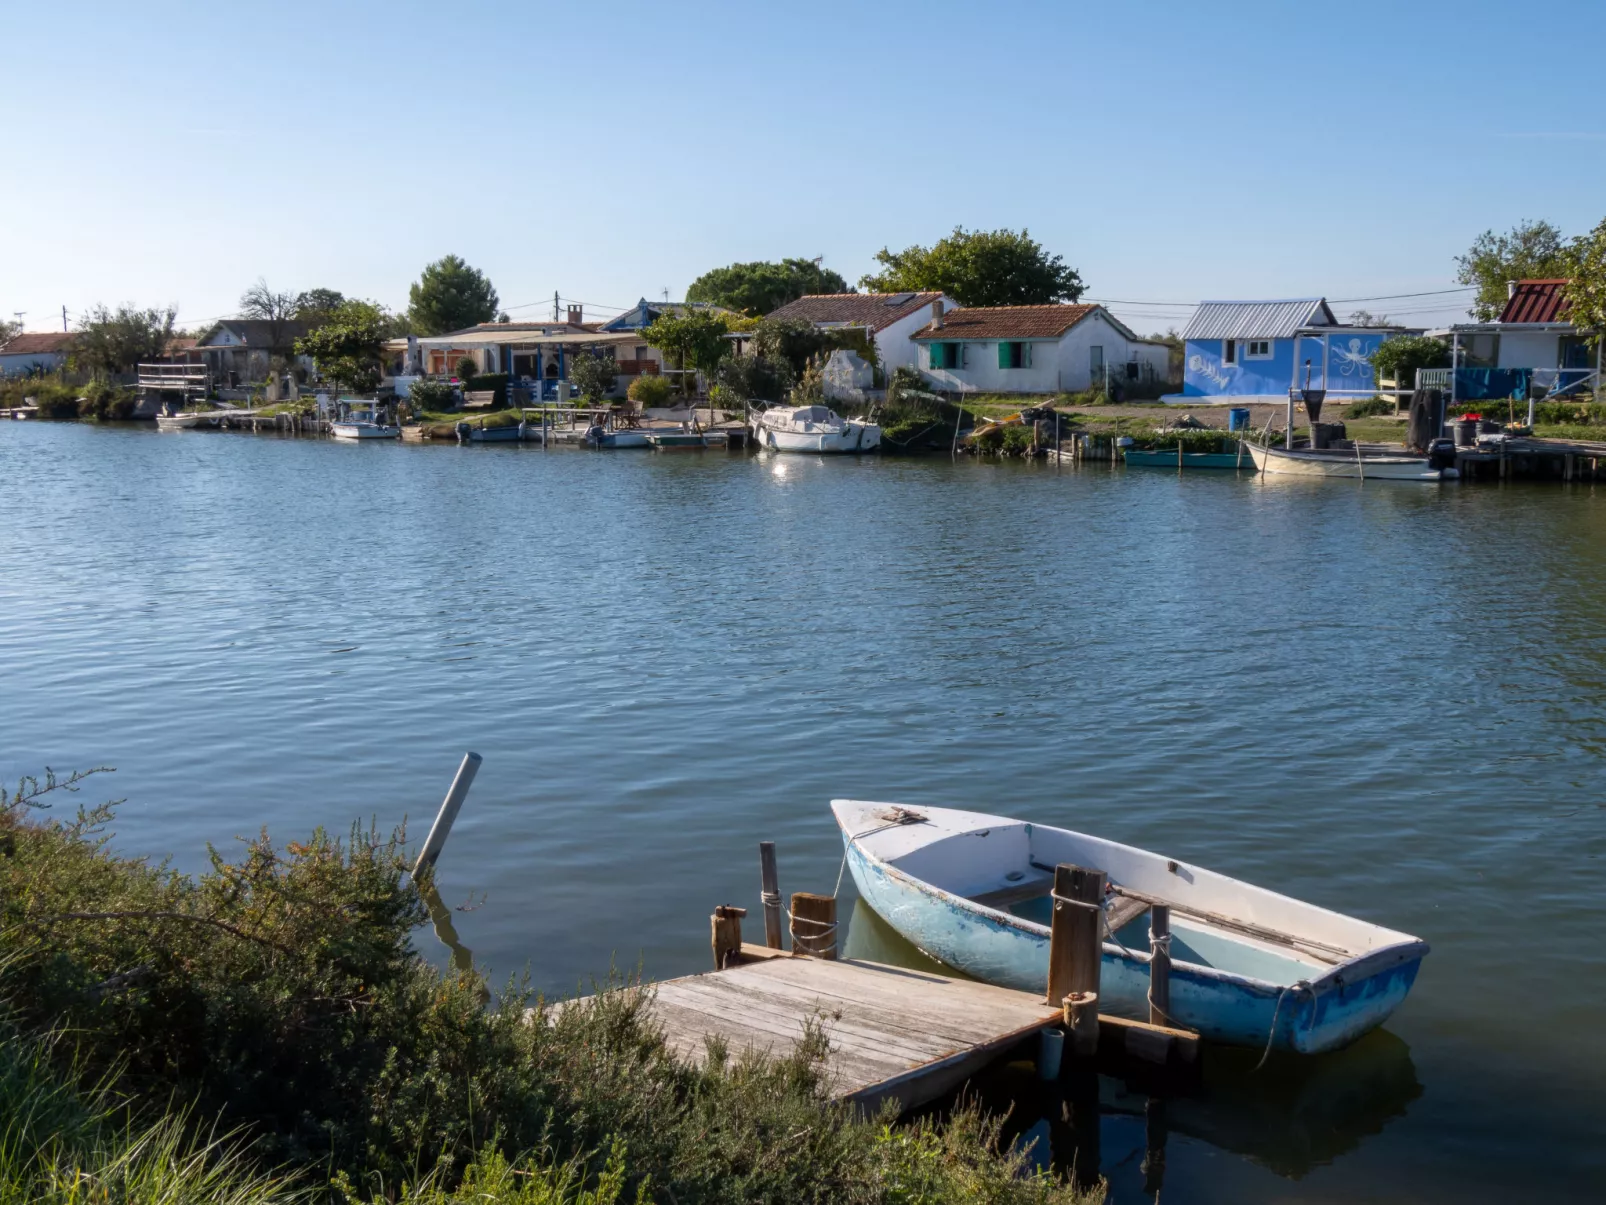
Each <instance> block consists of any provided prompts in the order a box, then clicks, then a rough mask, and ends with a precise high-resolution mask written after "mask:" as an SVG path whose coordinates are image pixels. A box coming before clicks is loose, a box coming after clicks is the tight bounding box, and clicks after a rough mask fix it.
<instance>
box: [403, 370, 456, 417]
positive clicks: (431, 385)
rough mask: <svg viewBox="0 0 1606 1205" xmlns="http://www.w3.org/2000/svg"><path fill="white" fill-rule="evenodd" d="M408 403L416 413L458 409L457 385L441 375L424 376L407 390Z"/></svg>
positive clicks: (434, 412) (437, 412) (435, 412)
mask: <svg viewBox="0 0 1606 1205" xmlns="http://www.w3.org/2000/svg"><path fill="white" fill-rule="evenodd" d="M407 405H408V407H409V408H411V410H412V412H413V413H414V414H422V413H424V412H426V411H427V412H429V413H431V414H439V413H440V412H441V411H443V410H456V409H457V387H456V386H454V385H452V384H451V383H450V382H448V381H446V380H443V379H442V378H440V377H423V378H421V379H419V380H416V381H414V382H413V383H412V385H411V386H410V387H409V388H408V390H407Z"/></svg>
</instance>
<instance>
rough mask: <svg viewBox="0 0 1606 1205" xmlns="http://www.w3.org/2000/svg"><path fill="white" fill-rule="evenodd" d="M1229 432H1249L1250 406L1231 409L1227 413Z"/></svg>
mask: <svg viewBox="0 0 1606 1205" xmlns="http://www.w3.org/2000/svg"><path fill="white" fill-rule="evenodd" d="M1227 430H1229V431H1247V430H1249V407H1248V406H1233V407H1232V408H1231V409H1229V410H1228V411H1227Z"/></svg>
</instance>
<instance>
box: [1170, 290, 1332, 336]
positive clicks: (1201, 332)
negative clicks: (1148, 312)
mask: <svg viewBox="0 0 1606 1205" xmlns="http://www.w3.org/2000/svg"><path fill="white" fill-rule="evenodd" d="M1335 322H1336V319H1334V317H1333V311H1332V310H1330V309H1328V308H1327V300H1326V299H1325V298H1322V297H1295V298H1291V299H1289V300H1287V301H1201V302H1200V303H1199V308H1198V309H1197V310H1195V311H1194V312H1193V318H1192V319H1191V320H1190V321H1189V322H1188V329H1187V330H1185V331H1183V332H1182V337H1183V338H1184V339H1291V338H1293V335H1294V332H1295V331H1297V330H1299V329H1300V327H1303V326H1332V325H1334V324H1335Z"/></svg>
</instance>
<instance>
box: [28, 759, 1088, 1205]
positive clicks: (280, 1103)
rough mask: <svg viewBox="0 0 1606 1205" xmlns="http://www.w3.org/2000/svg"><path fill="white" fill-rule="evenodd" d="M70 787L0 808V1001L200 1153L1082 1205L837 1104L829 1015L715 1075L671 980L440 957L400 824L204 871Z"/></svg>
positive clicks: (627, 1187) (404, 1177) (31, 1030)
mask: <svg viewBox="0 0 1606 1205" xmlns="http://www.w3.org/2000/svg"><path fill="white" fill-rule="evenodd" d="M63 785H77V784H76V783H68V784H54V783H53V782H52V781H51V780H50V779H49V778H48V777H47V779H46V781H45V782H44V783H31V782H24V783H23V784H21V785H20V786H19V787H18V788H17V789H16V790H14V791H12V792H11V793H10V794H9V795H7V796H5V797H4V799H3V801H0V1015H3V1016H5V1017H9V1019H10V1024H11V1025H12V1027H13V1030H14V1032H15V1034H16V1035H17V1036H18V1038H19V1039H20V1040H29V1041H40V1040H43V1038H44V1037H45V1035H48V1034H51V1033H56V1032H66V1033H71V1034H72V1037H73V1047H72V1049H71V1050H70V1051H68V1050H65V1049H61V1050H59V1051H57V1052H55V1053H53V1054H52V1056H51V1059H50V1065H49V1074H50V1075H52V1076H54V1077H56V1078H57V1080H59V1081H60V1082H61V1083H64V1084H67V1085H69V1086H74V1085H76V1087H74V1090H75V1091H80V1090H83V1086H84V1085H99V1086H100V1087H101V1088H102V1089H104V1090H105V1091H109V1092H116V1093H118V1094H120V1098H121V1099H124V1100H126V1101H127V1102H128V1105H127V1112H128V1117H129V1118H130V1120H131V1121H137V1122H138V1126H136V1127H135V1128H134V1129H132V1130H128V1131H127V1134H129V1135H133V1136H135V1137H136V1138H137V1135H138V1134H139V1133H140V1132H142V1131H141V1130H140V1128H139V1127H141V1126H149V1125H161V1124H174V1125H179V1126H181V1127H183V1129H181V1130H172V1131H160V1133H178V1134H182V1135H184V1136H185V1141H186V1142H188V1141H191V1140H192V1139H193V1140H194V1141H196V1142H203V1147H202V1149H203V1153H204V1152H205V1150H207V1149H210V1148H206V1147H205V1146H204V1141H206V1140H205V1139H204V1137H203V1136H204V1135H207V1134H211V1133H213V1130H212V1128H211V1127H214V1126H216V1127H220V1128H219V1129H217V1131H216V1132H218V1133H230V1132H234V1133H236V1134H237V1136H238V1137H239V1139H240V1140H241V1141H242V1142H249V1144H250V1146H249V1158H250V1161H251V1162H250V1163H249V1164H248V1165H236V1166H241V1167H244V1170H245V1172H248V1173H250V1174H251V1175H257V1174H258V1173H259V1171H260V1169H261V1168H282V1169H285V1170H286V1171H287V1172H289V1173H294V1174H295V1175H296V1176H297V1177H298V1178H299V1180H300V1181H302V1182H304V1183H306V1184H308V1185H310V1186H318V1185H322V1186H323V1189H324V1191H325V1193H327V1191H328V1190H334V1192H336V1193H337V1194H338V1195H339V1196H344V1197H345V1198H346V1199H347V1200H349V1201H357V1202H367V1201H373V1202H377V1201H379V1200H381V1199H383V1200H387V1201H389V1200H397V1199H401V1200H412V1201H417V1202H419V1205H446V1203H448V1202H450V1203H453V1205H455V1203H457V1202H462V1203H463V1205H467V1203H468V1202H470V1201H473V1202H476V1203H479V1205H484V1203H487V1202H508V1203H509V1205H512V1203H515V1202H517V1203H519V1205H535V1203H537V1202H540V1203H550V1205H557V1203H558V1202H581V1201H585V1202H587V1203H588V1205H614V1203H615V1202H626V1201H632V1200H652V1201H659V1200H662V1201H673V1202H682V1203H686V1205H690V1203H691V1202H700V1203H707V1205H713V1203H718V1205H725V1203H729V1205H736V1203H737V1202H748V1201H768V1202H777V1203H779V1202H820V1203H822V1205H823V1203H824V1202H847V1203H849V1205H854V1203H860V1202H862V1203H864V1205H872V1203H880V1202H893V1201H897V1202H912V1201H933V1202H935V1201H950V1200H952V1201H966V1200H975V1201H990V1202H1001V1203H1013V1202H1042V1203H1044V1205H1051V1203H1063V1202H1071V1201H1076V1200H1080V1199H1082V1198H1080V1197H1079V1196H1078V1195H1077V1194H1076V1193H1075V1192H1074V1191H1073V1190H1072V1189H1070V1188H1068V1187H1066V1186H1065V1185H1064V1184H1062V1183H1061V1182H1060V1181H1058V1180H1057V1179H1055V1178H1053V1177H1049V1176H1042V1175H1034V1174H1028V1173H1027V1172H1026V1170H1025V1160H1024V1157H1023V1156H1022V1155H1020V1154H1018V1153H1001V1152H999V1151H998V1150H997V1149H996V1139H997V1131H996V1128H990V1127H989V1126H988V1125H987V1123H985V1122H984V1121H983V1120H982V1119H981V1118H980V1117H979V1116H977V1115H975V1114H973V1113H965V1112H961V1113H960V1114H959V1115H958V1116H956V1117H955V1118H953V1119H952V1120H951V1121H949V1122H948V1123H947V1124H945V1125H941V1126H939V1125H938V1124H936V1123H934V1122H921V1123H917V1124H913V1125H910V1126H896V1127H895V1126H891V1125H890V1124H888V1119H886V1118H882V1119H879V1120H864V1119H861V1118H860V1117H858V1115H857V1114H856V1113H854V1112H853V1111H852V1110H850V1109H849V1108H847V1107H845V1106H839V1105H833V1104H831V1103H829V1102H828V1101H827V1099H826V1091H825V1086H824V1083H823V1080H822V1056H823V1054H824V1049H825V1047H824V1036H823V1033H822V1032H821V1031H819V1030H815V1031H814V1032H812V1033H810V1034H808V1035H806V1036H805V1038H804V1040H803V1041H802V1042H801V1043H800V1044H799V1046H798V1048H797V1050H796V1051H795V1052H794V1053H793V1054H792V1055H790V1056H789V1057H787V1058H782V1059H774V1060H771V1059H764V1058H759V1057H754V1056H748V1055H744V1056H742V1057H739V1058H732V1057H730V1056H729V1055H728V1053H727V1052H724V1051H720V1050H717V1049H715V1050H711V1051H710V1057H709V1059H708V1061H707V1064H706V1065H705V1066H702V1067H692V1066H689V1065H687V1064H686V1063H684V1062H682V1061H680V1060H679V1059H678V1058H676V1057H675V1056H674V1055H673V1054H672V1053H671V1052H670V1050H669V1049H668V1047H667V1046H666V1044H665V1042H664V1039H663V1035H662V1032H661V1030H660V1029H659V1028H658V1027H657V1025H656V1024H655V1022H654V1020H653V1016H652V994H651V991H650V989H643V988H640V987H637V986H634V985H632V984H629V983H623V982H620V981H618V980H614V981H612V982H611V984H610V985H609V986H608V987H607V990H604V991H603V992H601V993H600V994H599V995H597V996H596V997H594V998H593V999H591V1000H588V1001H583V1002H576V1003H571V1004H569V1005H567V1006H566V1007H563V1008H561V1009H555V1008H553V1007H551V1006H549V1004H548V1003H547V1002H545V1001H543V1000H540V999H534V998H532V997H531V995H530V994H529V993H528V992H527V991H526V990H524V988H523V987H522V986H521V985H520V984H518V983H513V984H510V985H509V986H508V987H507V989H506V990H504V991H503V992H502V993H500V994H499V995H497V996H496V997H495V998H494V999H493V998H492V996H491V993H490V992H489V990H488V986H487V984H486V983H485V982H484V980H483V979H482V978H481V977H480V976H479V975H477V974H473V973H462V974H457V973H443V972H441V971H439V970H437V969H435V968H434V967H432V966H430V965H429V964H428V963H426V962H424V961H423V960H422V959H421V958H420V957H419V956H418V954H417V952H416V951H415V950H414V948H413V946H412V943H411V940H410V933H411V931H412V930H413V929H415V928H416V927H418V926H419V925H420V924H422V923H423V922H424V921H425V919H426V917H427V909H426V907H425V903H424V899H423V897H422V894H421V889H420V886H419V885H415V884H414V883H413V882H412V880H411V879H410V878H409V876H408V873H407V867H408V865H409V862H410V859H409V858H408V856H407V851H406V849H405V847H404V845H403V843H402V840H401V836H400V835H399V834H392V835H389V836H382V835H380V834H378V833H376V832H374V831H372V830H365V829H361V828H354V829H353V830H352V831H351V833H350V836H349V837H348V838H347V839H346V840H344V841H340V840H336V839H334V838H332V837H330V836H329V835H328V834H326V833H324V832H322V831H321V830H320V831H318V832H316V833H314V834H313V835H312V836H311V837H310V838H309V839H308V840H307V841H305V842H291V843H290V844H288V845H286V846H285V847H284V848H283V849H280V848H278V847H276V846H274V845H273V844H272V843H270V842H269V841H268V839H267V838H266V836H265V835H264V836H262V837H260V838H258V839H256V840H254V841H251V842H248V843H246V844H244V845H243V846H242V847H241V849H240V850H239V851H238V853H236V854H235V856H234V857H232V858H226V857H224V856H223V855H222V854H220V853H218V852H216V851H213V853H212V857H211V866H210V869H209V870H208V871H207V872H206V873H204V874H202V875H199V876H194V877H192V876H186V875H180V874H178V873H176V872H174V871H173V870H172V869H171V868H169V867H167V866H166V865H164V864H158V863H151V862H148V861H145V860H143V859H136V858H125V857H121V856H119V855H118V854H116V853H115V852H114V851H113V850H112V848H111V847H110V845H109V844H108V839H109V838H108V825H109V824H110V822H111V821H112V819H113V813H112V810H111V809H110V808H107V807H99V808H91V809H87V810H80V811H78V812H77V813H76V814H75V815H73V816H69V817H56V816H54V815H53V814H52V813H51V812H50V811H48V810H45V808H46V805H47V804H49V803H50V802H52V800H54V799H59V798H61V793H60V792H61V787H62V786H63ZM426 886H427V883H426ZM531 1009H533V1012H531V1011H527V1010H531ZM0 1036H4V1037H5V1038H6V1040H7V1041H9V1040H11V1039H10V1037H9V1036H8V1035H0ZM41 1049H42V1048H41ZM3 1076H4V1071H3V1067H0V1080H3ZM0 1090H3V1083H0ZM175 1110H176V1111H177V1116H178V1118H179V1120H178V1121H177V1122H172V1121H171V1120H170V1119H171V1118H172V1117H173V1116H174V1111H175ZM63 1124H65V1123H63ZM153 1132H156V1131H153ZM118 1141H119V1142H122V1141H123V1139H118ZM129 1141H133V1139H130V1140H129ZM125 1145H126V1143H125ZM35 1146H37V1143H36V1144H35ZM83 1149H85V1150H88V1148H87V1147H86V1148H83ZM107 1149H108V1150H112V1148H107ZM172 1149H174V1150H181V1149H182V1150H189V1149H192V1148H190V1147H173V1148H172ZM114 1153H115V1152H114ZM214 1156H215V1157H216V1158H221V1155H216V1154H215V1152H214V1155H207V1159H212V1158H214ZM107 1157H108V1158H109V1157H110V1156H107ZM28 1158H32V1159H34V1162H35V1163H37V1158H35V1157H34V1156H31V1155H30V1156H28ZM99 1158H100V1156H97V1155H93V1152H90V1154H86V1155H82V1156H78V1155H71V1156H70V1157H68V1159H67V1163H66V1164H63V1165H62V1166H67V1167H70V1166H71V1165H72V1163H73V1162H74V1161H75V1160H77V1161H80V1162H82V1163H83V1164H84V1166H85V1167H88V1166H90V1165H91V1163H92V1162H93V1160H94V1159H99ZM169 1162H172V1160H169ZM195 1166H197V1167H201V1168H203V1170H204V1168H205V1167H207V1166H212V1165H211V1164H210V1163H207V1162H206V1161H205V1160H203V1161H202V1163H201V1164H196V1165H195ZM5 1174H8V1173H6V1172H5V1167H4V1163H3V1161H0V1175H5ZM23 1174H24V1173H23V1172H20V1171H19V1172H18V1173H17V1175H18V1176H19V1177H20V1176H22V1175H23ZM26 1174H28V1175H33V1174H34V1173H32V1172H28V1173H26ZM241 1183H243V1184H245V1185H246V1187H247V1188H249V1187H250V1186H251V1185H252V1184H254V1183H257V1182H256V1181H250V1180H246V1181H241ZM404 1185H411V1186H412V1187H410V1188H406V1189H405V1190H404V1189H403V1187H402V1186H404ZM5 1187H6V1186H5V1184H4V1182H3V1181H0V1199H5V1198H4V1196H3V1192H4V1190H5ZM252 1191H255V1190H254V1189H253V1190H252ZM587 1193H589V1194H590V1196H589V1197H588V1196H586V1195H584V1194H587ZM643 1193H644V1194H645V1195H644V1196H643V1195H641V1194H643ZM12 1196H13V1198H14V1199H18V1200H25V1199H34V1198H33V1197H30V1196H29V1194H28V1192H27V1191H25V1190H23V1191H18V1192H15V1193H13V1194H12ZM46 1199H48V1198H46ZM115 1199H127V1200H131V1201H143V1200H145V1199H147V1198H146V1197H139V1196H128V1197H119V1198H115ZM150 1199H152V1200H153V1201H154V1200H155V1199H156V1198H150ZM161 1199H162V1200H164V1201H165V1200H207V1199H219V1200H240V1201H242V1202H243V1201H245V1200H258V1199H261V1200H267V1199H269V1198H268V1197H266V1196H257V1197H252V1196H248V1195H238V1194H237V1195H235V1196H232V1197H230V1196H227V1195H224V1194H221V1193H219V1194H215V1196H213V1197H208V1196H206V1195H205V1194H196V1195H191V1196H185V1195H184V1194H183V1193H182V1192H179V1193H175V1194H170V1195H169V1196H168V1197H165V1198H161Z"/></svg>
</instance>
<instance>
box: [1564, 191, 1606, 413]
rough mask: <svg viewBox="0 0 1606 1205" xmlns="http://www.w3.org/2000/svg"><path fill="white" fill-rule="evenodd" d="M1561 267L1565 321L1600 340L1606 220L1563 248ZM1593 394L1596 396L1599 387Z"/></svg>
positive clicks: (1605, 300)
mask: <svg viewBox="0 0 1606 1205" xmlns="http://www.w3.org/2000/svg"><path fill="white" fill-rule="evenodd" d="M1563 267H1564V268H1565V271H1564V272H1563V275H1565V276H1566V277H1567V287H1566V293H1567V304H1568V311H1567V317H1568V319H1569V320H1570V321H1571V322H1572V323H1573V324H1574V325H1575V326H1579V327H1583V328H1586V329H1589V330H1593V331H1594V332H1595V338H1596V340H1599V339H1601V338H1602V332H1606V218H1602V219H1601V221H1600V224H1599V225H1597V226H1596V227H1595V228H1594V229H1593V230H1591V231H1590V232H1589V233H1588V234H1581V235H1579V236H1578V237H1577V238H1575V239H1573V241H1572V242H1570V243H1569V244H1567V253H1566V255H1565V256H1564V257H1563ZM1595 392H1596V394H1597V396H1598V395H1599V394H1600V392H1601V387H1600V385H1598V384H1597V385H1596V386H1595Z"/></svg>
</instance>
